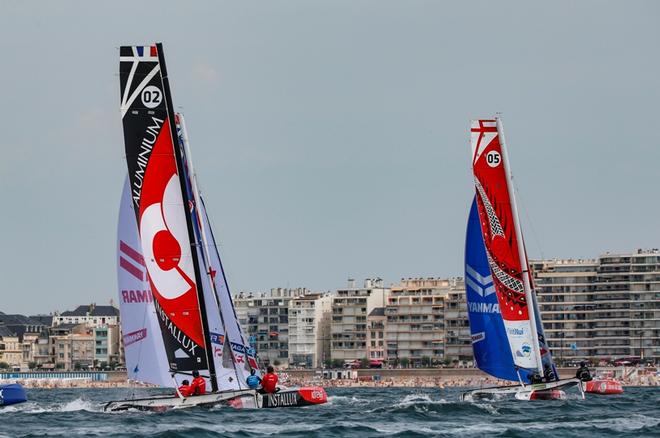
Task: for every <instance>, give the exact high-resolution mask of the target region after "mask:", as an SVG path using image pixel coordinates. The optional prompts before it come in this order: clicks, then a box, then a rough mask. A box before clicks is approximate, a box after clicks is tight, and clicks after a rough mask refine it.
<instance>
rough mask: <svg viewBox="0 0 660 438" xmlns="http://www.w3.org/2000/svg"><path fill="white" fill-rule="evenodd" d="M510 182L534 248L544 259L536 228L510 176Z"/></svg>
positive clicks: (513, 179) (514, 181)
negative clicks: (532, 239)
mask: <svg viewBox="0 0 660 438" xmlns="http://www.w3.org/2000/svg"><path fill="white" fill-rule="evenodd" d="M511 181H512V182H513V191H514V193H515V196H516V197H517V198H518V199H519V200H520V205H521V206H522V210H523V213H525V218H526V219H527V223H528V224H529V228H530V230H531V231H532V236H533V237H534V243H535V244H536V247H537V248H538V250H539V253H540V254H541V259H542V260H543V259H545V253H544V252H543V248H542V247H541V241H540V240H539V237H538V234H537V233H536V228H534V223H533V222H532V219H531V218H530V216H529V213H528V212H527V208H526V207H525V201H524V199H523V198H522V195H521V194H520V192H519V191H518V187H517V186H516V180H515V178H514V177H513V175H511Z"/></svg>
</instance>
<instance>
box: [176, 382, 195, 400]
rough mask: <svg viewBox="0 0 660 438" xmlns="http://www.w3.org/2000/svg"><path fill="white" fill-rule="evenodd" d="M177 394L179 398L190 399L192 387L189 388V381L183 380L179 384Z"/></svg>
mask: <svg viewBox="0 0 660 438" xmlns="http://www.w3.org/2000/svg"><path fill="white" fill-rule="evenodd" d="M179 394H181V397H190V396H191V395H192V387H191V386H190V382H189V381H187V380H184V381H183V382H181V386H179Z"/></svg>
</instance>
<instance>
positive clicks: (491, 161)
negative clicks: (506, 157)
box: [486, 151, 502, 167]
mask: <svg viewBox="0 0 660 438" xmlns="http://www.w3.org/2000/svg"><path fill="white" fill-rule="evenodd" d="M501 162H502V156H501V155H500V153H499V152H497V151H490V152H488V153H487V154H486V163H488V165H489V166H490V167H497V166H499V165H500V163H501Z"/></svg>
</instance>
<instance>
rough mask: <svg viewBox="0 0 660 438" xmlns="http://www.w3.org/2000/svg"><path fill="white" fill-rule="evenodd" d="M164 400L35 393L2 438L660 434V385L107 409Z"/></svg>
mask: <svg viewBox="0 0 660 438" xmlns="http://www.w3.org/2000/svg"><path fill="white" fill-rule="evenodd" d="M156 393H162V390H147V389H139V390H132V389H31V390H28V397H29V398H30V401H28V402H27V403H23V404H21V405H14V406H7V407H4V408H3V407H0V420H1V421H0V436H2V437H5V436H6V437H44V436H48V437H71V436H103V437H133V436H144V437H185V438H190V437H218V436H222V437H250V436H285V437H344V436H345V437H385V436H387V437H431V436H437V437H443V436H461V437H471V436H475V437H476V436H479V437H481V436H502V437H504V436H506V437H529V436H532V435H533V436H544V437H546V436H547V437H602V436H635V437H646V436H659V437H660V388H626V389H625V393H624V394H623V395H617V396H597V395H591V396H590V395H589V394H587V399H586V400H581V399H578V397H577V394H573V395H572V396H571V395H570V394H569V398H568V399H567V400H554V401H533V402H524V401H516V400H510V399H508V400H500V401H494V402H483V401H480V402H468V401H466V402H462V401H460V393H461V390H460V389H442V390H440V389H429V388H424V389H421V388H420V389H415V388H338V389H334V388H330V389H328V396H329V397H328V403H327V404H325V405H321V406H309V407H304V408H282V409H263V410H235V409H232V408H227V407H217V408H211V409H203V408H193V409H180V410H173V411H169V412H165V413H146V412H137V411H136V412H130V411H129V412H121V413H106V412H103V409H102V404H103V403H104V402H107V401H109V400H117V399H123V398H126V397H131V396H135V397H143V396H146V395H149V394H156Z"/></svg>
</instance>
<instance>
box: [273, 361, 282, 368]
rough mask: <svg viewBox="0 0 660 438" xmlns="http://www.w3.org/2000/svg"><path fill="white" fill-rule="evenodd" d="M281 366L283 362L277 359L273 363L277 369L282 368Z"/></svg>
mask: <svg viewBox="0 0 660 438" xmlns="http://www.w3.org/2000/svg"><path fill="white" fill-rule="evenodd" d="M281 364H282V362H280V361H279V360H278V359H275V360H274V361H273V365H274V366H276V367H278V366H280V365H281Z"/></svg>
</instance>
